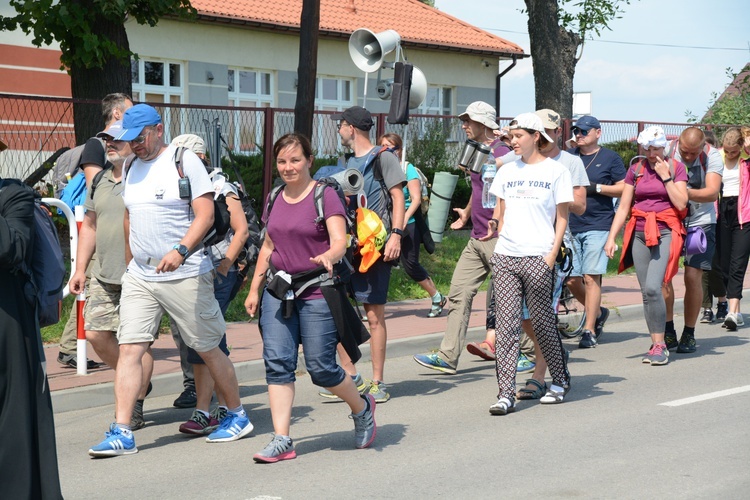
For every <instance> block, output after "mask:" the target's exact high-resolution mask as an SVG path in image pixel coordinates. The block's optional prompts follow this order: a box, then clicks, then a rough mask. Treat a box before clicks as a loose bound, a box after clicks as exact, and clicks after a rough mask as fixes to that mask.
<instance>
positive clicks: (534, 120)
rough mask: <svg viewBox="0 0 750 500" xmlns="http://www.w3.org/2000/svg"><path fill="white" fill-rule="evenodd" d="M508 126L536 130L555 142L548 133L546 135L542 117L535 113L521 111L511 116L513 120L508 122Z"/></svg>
mask: <svg viewBox="0 0 750 500" xmlns="http://www.w3.org/2000/svg"><path fill="white" fill-rule="evenodd" d="M508 128H509V129H510V130H516V129H519V128H523V129H527V130H536V131H537V132H539V133H540V134H542V137H544V138H545V139H547V140H548V141H549V142H555V141H553V140H552V138H551V137H550V136H549V135H547V132H545V131H544V124H543V123H542V119H541V118H539V116H538V115H537V114H536V113H521V114H520V115H518V116H516V117H515V118H513V121H511V122H510V125H508Z"/></svg>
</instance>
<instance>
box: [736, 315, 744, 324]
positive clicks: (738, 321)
mask: <svg viewBox="0 0 750 500" xmlns="http://www.w3.org/2000/svg"><path fill="white" fill-rule="evenodd" d="M736 317H737V326H745V318H743V317H742V313H740V312H738V313H736Z"/></svg>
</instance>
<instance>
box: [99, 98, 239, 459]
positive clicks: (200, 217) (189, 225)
mask: <svg viewBox="0 0 750 500" xmlns="http://www.w3.org/2000/svg"><path fill="white" fill-rule="evenodd" d="M123 127H124V128H123V132H122V133H121V134H120V135H119V136H117V137H115V140H123V141H128V142H130V147H131V148H132V150H133V153H134V154H135V155H136V157H137V159H136V160H135V161H133V163H132V165H131V166H130V167H129V168H128V170H127V171H126V175H125V181H124V184H125V187H124V191H123V199H124V201H125V208H126V212H125V223H124V226H125V260H126V262H127V272H126V273H125V277H124V278H123V283H122V300H121V302H120V326H119V329H118V332H117V338H118V341H119V343H120V357H119V360H118V363H117V370H116V373H115V401H116V405H115V409H116V411H115V418H116V422H115V423H113V424H112V425H111V426H110V428H109V431H108V432H107V433H106V435H105V436H106V438H105V439H104V441H102V442H101V443H99V444H97V445H95V446H93V447H92V448H91V449H89V454H90V455H92V456H94V457H102V456H115V455H128V454H132V453H137V452H138V449H137V448H136V446H135V439H134V436H133V433H132V431H131V429H130V425H129V424H130V414H131V413H132V411H133V407H134V405H135V402H136V399H137V396H138V391H139V389H140V385H141V384H140V381H141V371H142V366H141V362H142V358H143V356H144V354H145V352H146V350H147V349H148V347H149V345H150V344H151V343H152V342H153V341H154V338H155V335H156V333H157V331H158V328H159V323H160V320H161V317H162V313H163V312H166V313H167V314H169V316H170V317H171V318H172V319H174V320H175V322H176V323H177V325H178V326H179V327H180V332H181V334H182V335H183V339H184V340H185V342H186V343H187V344H188V345H189V346H190V347H192V348H193V349H195V351H196V352H197V353H198V354H199V355H200V356H201V357H202V358H203V360H204V361H205V362H206V366H208V370H209V372H210V373H211V377H212V378H213V379H214V381H215V382H216V390H217V392H218V393H219V394H221V395H222V396H223V398H224V400H225V401H226V403H227V406H228V408H229V411H228V414H227V416H226V417H225V418H224V419H223V420H222V421H221V424H220V425H219V427H218V429H216V430H215V431H214V432H212V433H211V434H210V435H209V436H208V437H207V438H206V441H208V442H226V441H235V440H237V439H240V438H242V437H244V436H246V435H248V434H250V432H252V430H253V425H252V424H251V423H250V419H249V418H248V417H247V414H246V413H245V410H244V408H243V407H242V402H241V401H240V395H239V388H238V384H237V376H236V374H235V371H234V366H233V365H232V363H231V361H229V358H228V357H227V356H226V354H224V353H223V352H222V351H221V350H220V349H219V347H218V346H219V343H220V341H221V338H222V336H223V335H224V333H225V331H226V324H225V323H224V318H223V316H222V315H221V310H220V309H219V303H218V302H217V301H216V298H215V297H214V293H213V292H214V290H213V264H212V262H211V258H210V257H209V256H208V255H207V253H206V252H193V253H191V250H194V249H195V248H199V247H200V245H201V240H202V238H203V237H204V236H205V234H206V232H207V231H208V230H209V229H210V227H211V225H212V223H213V218H214V202H213V195H214V191H213V186H212V185H211V181H210V179H209V177H208V174H207V173H206V169H205V167H204V166H203V164H202V163H201V161H200V160H199V159H198V157H197V156H195V153H193V152H191V151H185V153H184V155H183V158H182V165H181V166H182V169H183V172H184V174H185V177H180V175H179V173H178V171H177V168H176V166H175V153H176V148H175V147H174V146H168V145H167V144H165V143H164V133H165V131H164V125H163V124H162V120H161V117H160V116H159V114H158V113H157V112H156V110H155V109H154V108H152V107H151V106H148V105H146V104H138V105H136V106H133V107H132V108H130V109H129V110H128V111H126V112H125V117H124V119H123Z"/></svg>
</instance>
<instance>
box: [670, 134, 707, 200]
mask: <svg viewBox="0 0 750 500" xmlns="http://www.w3.org/2000/svg"><path fill="white" fill-rule="evenodd" d="M677 142H678V140H677V139H674V140H672V141H671V142H670V143H669V146H668V147H667V148H666V149H665V156H668V157H669V158H673V155H674V153H675V151H677ZM710 151H711V145H710V144H709V143H706V144H705V145H704V146H703V151H701V154H699V155H698V162H699V163H700V165H701V167H702V168H703V175H702V176H699V178H698V180H699V181H700V183H699V185H696V182H695V181H694V179H692V178H691V176H690V167H689V166H688V165H685V170H686V171H687V174H688V186H690V187H691V188H693V189H700V188H702V187H703V186H704V184H705V183H706V170H707V169H708V153H709V152H710ZM683 163H684V162H683ZM693 163H695V161H693ZM691 166H692V165H691ZM673 174H674V173H673ZM691 181H693V182H692V184H691Z"/></svg>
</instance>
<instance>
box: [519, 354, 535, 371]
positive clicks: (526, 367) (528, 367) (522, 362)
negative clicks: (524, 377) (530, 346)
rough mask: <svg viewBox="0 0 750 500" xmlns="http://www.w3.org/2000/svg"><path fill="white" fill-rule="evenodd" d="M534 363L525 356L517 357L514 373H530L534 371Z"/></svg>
mask: <svg viewBox="0 0 750 500" xmlns="http://www.w3.org/2000/svg"><path fill="white" fill-rule="evenodd" d="M535 367H536V363H534V362H533V361H531V360H530V359H529V358H527V357H526V355H525V354H519V355H518V363H517V364H516V373H531V372H533V371H534V368H535Z"/></svg>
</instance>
